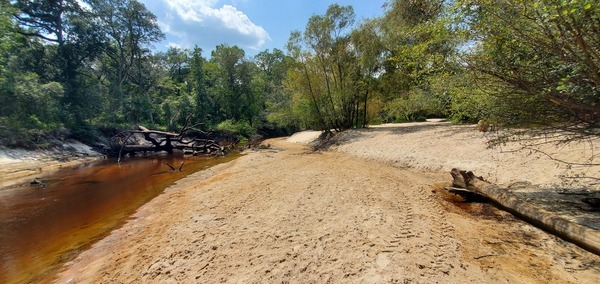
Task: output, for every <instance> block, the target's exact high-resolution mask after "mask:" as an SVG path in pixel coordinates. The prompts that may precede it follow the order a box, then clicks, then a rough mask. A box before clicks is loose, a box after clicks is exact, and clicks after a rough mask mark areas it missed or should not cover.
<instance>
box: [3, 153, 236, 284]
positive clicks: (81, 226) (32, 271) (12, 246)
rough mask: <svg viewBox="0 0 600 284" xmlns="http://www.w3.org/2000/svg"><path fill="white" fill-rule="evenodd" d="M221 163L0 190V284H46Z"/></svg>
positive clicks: (86, 174)
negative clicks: (143, 210) (137, 215)
mask: <svg viewBox="0 0 600 284" xmlns="http://www.w3.org/2000/svg"><path fill="white" fill-rule="evenodd" d="M237 156H239V155H230V156H228V157H222V158H200V157H189V158H188V157H186V158H185V164H184V166H183V171H182V172H171V169H170V168H169V167H168V166H166V163H169V164H171V165H173V166H175V167H176V168H178V167H179V165H180V164H181V161H183V160H184V158H183V157H166V156H165V157H151V158H135V159H131V160H127V161H124V162H122V163H121V164H120V165H118V164H117V163H116V161H115V160H102V161H98V162H94V163H90V164H84V165H80V166H77V167H74V168H66V169H62V170H60V171H58V172H56V173H54V174H51V175H49V176H45V177H41V178H40V180H42V181H43V182H44V185H42V186H39V185H34V186H28V185H22V186H13V187H9V188H3V189H0V283H31V282H46V281H48V280H49V279H51V278H49V277H51V276H52V274H53V273H55V272H56V271H57V270H58V269H59V268H60V266H61V265H62V264H64V263H65V262H67V261H69V260H71V259H73V258H74V257H75V256H77V254H78V253H79V252H81V251H82V250H85V249H86V248H88V247H89V246H90V245H91V244H92V243H93V242H95V241H97V240H99V239H101V238H102V237H104V236H106V235H108V234H109V233H110V231H111V230H113V229H115V228H117V227H118V226H120V225H122V224H124V223H125V222H126V221H127V220H128V218H129V216H131V215H132V214H133V213H134V212H135V211H136V210H137V209H138V208H139V207H140V206H141V205H143V204H144V203H146V202H148V201H150V200H151V199H152V198H154V197H156V196H157V195H159V194H161V193H162V192H163V191H164V189H165V188H166V187H168V186H169V185H171V184H173V183H174V182H175V181H177V180H179V179H181V178H183V177H185V176H187V175H189V174H191V173H194V172H196V171H199V170H202V169H205V168H208V167H211V166H213V165H216V164H219V163H224V162H228V161H231V160H233V159H235V158H237Z"/></svg>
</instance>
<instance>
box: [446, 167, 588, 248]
mask: <svg viewBox="0 0 600 284" xmlns="http://www.w3.org/2000/svg"><path fill="white" fill-rule="evenodd" d="M450 174H451V175H452V177H453V178H454V181H453V186H454V187H459V188H465V189H467V190H469V191H472V192H474V193H477V194H480V195H482V196H484V197H486V198H487V199H489V200H491V201H492V202H494V203H495V204H497V205H499V206H500V207H501V208H503V209H505V210H506V211H508V212H511V213H512V214H514V215H516V216H518V217H520V218H522V219H524V220H525V221H527V222H529V223H531V224H533V225H535V226H537V227H539V228H541V229H544V230H546V231H548V232H550V233H553V234H555V235H557V236H559V237H561V238H563V239H566V240H569V241H571V242H573V243H575V244H577V245H579V246H581V247H582V248H585V249H587V250H589V251H591V252H593V253H595V254H597V255H600V232H598V231H597V230H594V229H592V228H589V227H586V226H582V225H579V224H576V223H573V222H571V221H568V220H566V219H564V218H561V217H559V216H557V215H555V214H553V213H551V212H548V211H546V210H543V209H541V208H538V207H536V206H534V205H532V204H530V203H528V202H526V201H524V200H522V199H519V198H518V197H517V196H516V195H514V194H512V193H510V192H509V191H507V190H506V189H504V188H501V187H499V186H497V185H495V184H491V183H488V182H486V181H484V180H483V178H481V177H477V176H475V174H473V172H470V171H469V172H465V171H461V170H458V169H452V171H451V172H450Z"/></svg>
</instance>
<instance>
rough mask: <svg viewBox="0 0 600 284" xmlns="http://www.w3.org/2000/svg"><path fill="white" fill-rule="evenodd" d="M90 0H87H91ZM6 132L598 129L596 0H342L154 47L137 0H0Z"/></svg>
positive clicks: (0, 129) (39, 135) (26, 140)
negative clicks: (250, 39) (378, 2)
mask: <svg viewBox="0 0 600 284" xmlns="http://www.w3.org/2000/svg"><path fill="white" fill-rule="evenodd" d="M81 3H85V4H86V5H85V6H82V5H81ZM0 37H1V41H0V137H2V138H1V139H0V140H1V141H0V142H1V143H2V144H3V145H8V146H22V147H31V146H44V144H45V143H47V142H46V141H47V139H46V138H47V137H48V136H59V137H64V136H69V137H74V138H78V139H80V140H83V141H88V142H91V141H95V140H96V139H97V137H98V136H101V135H104V136H106V135H110V133H114V132H116V131H117V130H120V129H127V128H131V127H132V126H134V125H137V124H142V125H145V126H148V127H150V128H154V129H162V130H167V131H176V130H178V129H180V128H181V127H182V125H183V124H184V123H185V122H186V119H187V118H188V117H190V116H192V117H193V121H192V122H191V123H192V124H194V125H198V127H199V128H200V129H201V130H208V129H219V130H227V131H233V132H235V133H237V135H239V136H240V137H251V136H253V135H257V134H258V135H262V136H272V135H282V134H288V133H290V132H292V131H297V130H301V129H307V128H313V129H336V130H343V129H347V128H354V127H364V126H366V125H368V124H376V123H383V122H402V121H419V120H423V119H425V118H427V117H432V116H436V117H449V118H451V120H453V121H455V122H477V121H479V120H481V119H485V120H489V121H493V122H494V123H495V124H500V125H504V126H508V127H510V126H523V125H527V126H535V127H541V128H544V127H560V128H563V129H567V130H570V131H574V132H576V133H578V134H583V135H594V136H597V135H598V126H599V125H598V124H599V123H600V113H599V110H600V106H599V103H600V40H599V39H600V3H598V2H597V1H595V0H533V1H517V0H501V1H488V0H455V1H441V0H410V1H402V0H390V1H389V2H388V3H387V4H386V6H385V13H384V15H383V16H382V17H380V18H375V19H365V20H362V21H359V22H357V21H356V18H355V15H354V12H353V9H352V7H351V6H340V5H337V4H334V5H331V6H330V7H329V9H328V10H327V12H326V13H325V14H323V15H313V16H312V17H310V18H309V19H308V21H307V25H306V28H305V30H303V31H292V32H291V35H290V40H289V42H288V44H287V45H286V47H285V48H283V49H285V51H284V50H279V49H273V50H265V51H262V52H260V53H258V54H257V55H256V56H253V57H251V58H250V57H248V56H246V54H245V52H244V50H243V49H241V48H239V47H237V46H227V45H219V46H217V47H216V48H215V49H214V50H213V51H212V52H211V54H210V56H209V57H207V56H206V55H205V54H203V51H202V50H201V49H200V48H198V47H195V48H192V49H185V48H170V49H169V50H168V51H166V52H153V51H152V50H151V47H152V44H154V43H156V42H158V41H159V40H161V39H162V38H163V37H164V35H163V33H162V31H161V30H160V28H159V26H158V24H157V21H156V17H155V16H154V15H153V14H152V13H151V12H150V11H148V10H147V9H146V7H144V5H143V4H142V3H140V2H138V1H136V0H82V1H76V0H62V1H49V0H40V1H27V0H17V1H10V0H0Z"/></svg>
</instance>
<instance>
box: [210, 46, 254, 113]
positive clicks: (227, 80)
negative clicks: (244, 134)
mask: <svg viewBox="0 0 600 284" xmlns="http://www.w3.org/2000/svg"><path fill="white" fill-rule="evenodd" d="M210 60H211V62H212V63H214V64H215V65H214V66H215V67H217V72H218V76H219V78H218V79H217V84H216V85H214V86H213V88H212V90H213V93H214V94H215V97H216V98H218V100H219V104H220V106H221V111H222V112H221V117H222V118H223V119H234V120H238V121H239V120H245V121H246V122H248V123H252V122H253V118H254V117H255V115H256V114H257V108H256V102H257V101H256V97H255V94H254V92H253V88H252V85H251V83H252V78H253V75H254V73H255V69H256V66H255V65H254V63H253V62H250V61H248V60H246V59H245V52H244V50H242V49H241V48H239V47H237V46H226V45H218V46H217V47H216V48H215V50H213V52H212V54H211V59H210Z"/></svg>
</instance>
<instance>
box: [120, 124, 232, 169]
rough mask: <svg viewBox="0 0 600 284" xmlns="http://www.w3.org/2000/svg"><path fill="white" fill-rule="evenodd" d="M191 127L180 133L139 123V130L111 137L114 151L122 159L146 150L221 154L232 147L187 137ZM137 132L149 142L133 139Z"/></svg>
mask: <svg viewBox="0 0 600 284" xmlns="http://www.w3.org/2000/svg"><path fill="white" fill-rule="evenodd" d="M191 129H193V128H192V127H188V126H187V123H186V126H184V127H183V128H182V129H181V131H180V132H179V133H174V132H166V131H160V130H151V129H148V128H146V127H144V126H141V125H138V129H137V130H131V131H125V132H122V133H119V134H118V135H116V136H114V137H113V138H111V148H112V149H113V151H112V152H113V154H114V155H116V156H118V157H119V160H120V158H121V156H124V155H127V154H134V153H146V152H167V153H168V154H173V152H174V150H180V151H182V152H183V153H184V154H191V155H220V154H223V153H224V152H225V151H226V150H229V149H230V148H231V145H229V146H226V147H224V146H221V145H220V144H219V143H217V141H215V140H211V139H199V138H188V137H186V136H185V134H186V133H187V132H188V131H189V130H191ZM135 134H138V136H143V137H144V140H145V141H147V143H144V144H141V143H138V142H137V141H135V140H134V139H132V138H133V136H134V135H135ZM117 153H118V155H117Z"/></svg>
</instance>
